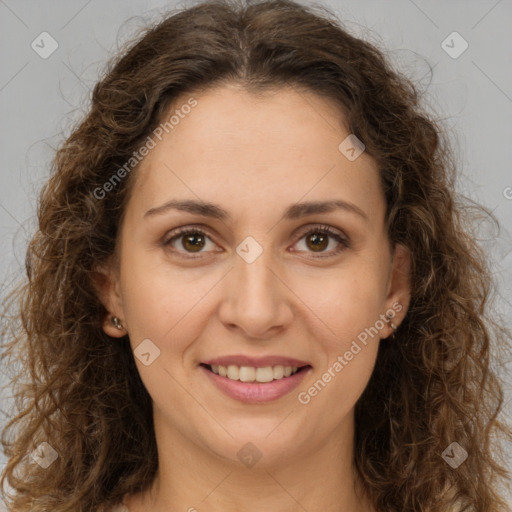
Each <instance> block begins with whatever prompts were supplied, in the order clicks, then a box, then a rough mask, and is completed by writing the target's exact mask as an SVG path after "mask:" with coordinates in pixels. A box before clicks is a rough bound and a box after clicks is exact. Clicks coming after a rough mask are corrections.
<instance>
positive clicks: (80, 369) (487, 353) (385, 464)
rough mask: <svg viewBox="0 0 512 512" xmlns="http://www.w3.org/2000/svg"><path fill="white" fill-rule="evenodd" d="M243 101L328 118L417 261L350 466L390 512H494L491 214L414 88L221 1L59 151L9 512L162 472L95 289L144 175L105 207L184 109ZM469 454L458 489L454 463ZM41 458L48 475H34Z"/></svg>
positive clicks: (12, 432) (338, 35)
mask: <svg viewBox="0 0 512 512" xmlns="http://www.w3.org/2000/svg"><path fill="white" fill-rule="evenodd" d="M228 83H237V84H240V85H242V86H243V87H245V89H246V90H248V91H250V92H253V93H258V92H262V91H264V90H267V89H269V90H271V89H276V88H279V87H282V86H292V87H294V88H295V89H296V90H297V91H311V92H314V93H316V94H318V95H320V96H322V97H325V98H326V99H330V100H334V101H335V102H336V104H337V105H339V107H340V113H341V114H343V121H344V122H345V123H346V126H347V127H348V128H349V130H350V133H353V134H355V135H356V136H357V137H358V138H359V139H360V140H362V141H363V142H364V144H365V146H366V152H367V154H368V155H370V156H371V157H373V159H374V160H375V162H376V163H377V165H378V168H379V171H380V180H381V184H382V187H383V191H384V192H385V197H386V202H387V210H386V220H387V230H388V234H389V239H390V241H391V243H392V244H393V246H394V245H395V244H397V243H400V244H403V245H405V246H406V247H407V248H408V249H409V250H410V251H411V254H412V269H411V302H410V307H409V310H408V313H407V316H406V317H405V320H404V321H403V323H402V324H401V325H400V327H399V328H398V331H397V332H396V338H395V341H394V342H393V343H386V344H381V345H380V347H379V352H378V356H377V362H376V365H375V369H374V372H373V375H372V377H371V379H370V381H369V383H368V385H367V387H366V389H365V391H364V393H363V395H362V396H361V397H360V399H359V401H358V402H357V404H356V411H355V421H356V429H355V430H356V434H355V438H354V443H355V445H354V461H353V464H354V467H355V468H356V469H357V474H358V477H359V478H358V479H359V480H360V482H361V485H362V486H363V488H364V490H365V492H366V493H367V495H368V496H369V499H370V500H371V502H372V503H373V505H374V507H375V508H376V509H377V510H379V511H386V512H413V511H415V512H416V511H420V510H421V511H425V512H427V511H428V512H441V511H443V512H445V511H447V510H454V511H474V512H499V511H504V510H506V509H507V505H506V503H505V498H504V497H503V494H502V492H503V482H504V481H505V479H506V478H507V477H508V476H509V470H508V469H507V467H506V463H505V462H504V461H503V456H502V455H500V453H501V452H500V448H501V446H502V445H501V443H502V442H503V441H504V440H511V439H512V430H511V429H510V426H509V425H507V424H506V423H505V422H503V421H502V420H500V419H499V416H500V411H501V409H502V406H503V405H502V404H503V387H502V383H501V381H500V378H499V373H498V372H497V370H496V367H495V365H496V364H497V361H494V360H493V352H491V349H492V351H496V353H497V352H498V351H499V350H502V351H503V353H507V354H508V350H509V348H510V338H511V335H510V332H509V330H508V329H506V328H505V327H504V324H503V323H500V322H498V321H497V315H496V314H495V313H492V314H491V313H490V312H489V311H492V310H491V309H490V300H489V299H490V297H491V292H493V287H494V284H493V281H492V274H491V271H490V269H489V267H488V264H487V262H486V255H485V253H484V251H483V250H482V248H481V247H480V246H479V244H478V241H477V239H476V235H475V234H474V233H473V231H472V229H473V226H474V223H475V220H476V219H477V218H480V217H481V216H484V217H487V218H488V219H492V221H493V222H494V223H496V224H498V221H497V220H496V218H495V217H494V216H493V215H492V212H489V211H488V210H487V209H486V208H485V207H483V206H481V205H478V204H475V203H472V202H470V201H469V200H468V199H467V198H465V197H464V196H462V195H460V194H458V193H457V192H456V184H457V183H456V181H457V178H458V174H457V166H456V164H455V162H454V160H455V159H454V157H453V151H452V150H451V149H450V143H449V142H448V137H446V135H445V133H444V132H443V129H442V127H441V125H440V121H438V120H436V119H434V118H433V115H432V114H427V113H426V110H425V109H424V107H422V106H421V101H420V100H421V98H420V94H419V92H418V90H417V88H416V87H415V86H414V84H413V82H412V81H411V79H409V78H407V77H405V76H402V75H401V74H400V73H398V72H397V71H395V70H393V69H392V67H391V65H390V64H389V63H388V62H387V60H386V58H385V57H384V52H383V51H382V50H380V49H378V47H377V45H375V44H370V43H369V42H366V41H364V40H362V39H360V38H357V37H355V36H352V35H350V34H349V33H348V32H347V31H346V30H345V29H344V28H343V26H342V24H341V23H340V22H339V20H337V19H335V17H334V15H333V14H332V13H331V12H329V11H328V10H327V9H326V8H323V7H319V6H316V7H313V6H305V5H301V4H298V3H295V2H293V1H290V0H269V1H243V0H240V1H236V0H213V1H207V2H203V3H200V4H197V5H193V6H191V7H189V8H188V9H186V10H183V11H181V12H173V13H172V15H167V16H166V17H165V18H164V19H163V20H161V21H160V22H159V23H157V24H155V25H154V26H150V27H148V28H146V29H145V30H144V32H143V33H142V35H139V36H138V38H137V40H135V41H133V42H131V43H130V44H129V45H128V47H127V48H125V49H124V51H123V52H121V53H120V54H119V55H118V56H117V57H115V59H114V60H112V61H111V62H110V63H109V65H108V68H107V70H106V71H105V73H104V76H102V78H101V80H100V81H99V82H98V83H97V84H96V86H95V87H94V90H93V93H92V99H91V106H90V109H89V110H88V113H87V115H86V116H85V118H84V119H83V120H82V121H81V122H80V123H79V124H78V125H77V126H76V127H75V129H74V130H73V131H72V133H71V135H70V136H69V137H68V138H67V140H66V141H65V142H64V143H63V144H62V145H61V146H60V148H59V149H58V151H57V152H56V155H55V158H54V161H53V165H52V175H51V177H50V179H49V180H48V181H47V182H46V184H45V185H44V187H43V189H42V191H41V194H40V198H39V203H38V230H37V231H36V233H35V234H34V236H33V238H32V239H31V241H30V243H29V245H28V249H27V253H26V274H27V279H25V280H24V281H23V282H22V283H20V284H19V285H18V286H17V287H16V288H15V289H14V290H12V292H11V293H10V295H9V296H8V298H7V299H6V300H5V311H4V313H3V320H4V328H3V338H4V340H5V341H4V350H3V355H2V359H3V361H4V363H5V366H6V368H9V369H12V371H13V373H12V378H11V382H10V383H9V385H10V386H11V388H12V389H13V390H14V391H15V394H14V396H15V398H16V405H17V412H16V415H15V416H14V417H13V418H11V419H10V421H9V422H8V423H7V425H6V426H5V428H4V429H3V431H2V445H3V450H4V453H5V455H6V456H7V457H8V462H7V464H6V467H5V469H4V471H3V473H2V478H1V482H2V486H5V483H6V482H7V483H8V485H9V486H10V487H11V489H12V493H11V495H10V496H9V501H8V506H9V510H11V511H16V512H24V511H29V510H30V511H31V512H38V511H46V510H52V511H54V512H66V511H93V510H94V511H95V510H107V509H108V507H111V506H113V505H115V504H118V503H119V502H120V501H121V499H122V497H123V496H124V495H125V494H126V493H128V492H136V491H141V490H145V489H147V488H148V487H149V486H150V484H151V482H152V480H153V478H154V477H155V474H156V470H157V467H158V460H157V447H156V441H155V435H154V428H153V417H152V403H151V398H150V396H149V394H148V392H147V391H146V389H145V387H144V385H143V383H142V381H141V379H140V376H139V374H138V372H137V368H136V365H135V362H134V357H133V353H132V351H131V349H130V345H129V344H123V343H119V344H118V343H112V338H110V337H109V336H108V335H106V334H105V333H104V331H103V329H102V319H103V318H104V317H105V315H106V314H107V311H106V309H105V307H104V306H103V305H102V303H101V302H100V300H99V298H98V293H97V288H96V287H95V284H94V279H95V277H96V278H97V273H96V269H97V268H98V265H99V264H101V263H102V262H106V261H108V259H109V258H110V257H111V256H112V255H113V254H115V249H116V240H117V233H118V228H119V226H120V223H121V222H122V218H123V212H124V211H125V206H126V204H127V201H128V198H129V194H130V191H131V190H132V185H133V177H134V176H135V175H136V172H137V170H136V167H137V166H134V168H133V170H131V172H130V173H129V176H128V177H126V178H125V179H122V180H119V183H116V184H115V186H114V185H113V186H112V187H110V188H111V190H109V191H108V193H104V194H103V195H104V197H101V198H98V190H100V189H101V190H105V189H104V188H102V187H103V186H104V184H105V183H106V182H108V180H109V179H111V177H112V175H113V173H114V172H115V171H116V169H119V168H121V167H122V166H123V164H125V163H126V162H127V161H129V160H130V158H132V157H133V154H134V152H136V151H137V150H138V148H140V147H141V145H142V143H143V141H144V140H145V139H147V137H148V136H149V135H150V134H151V133H152V132H153V131H154V130H155V129H156V127H157V126H158V125H159V123H160V122H161V121H162V119H163V116H164V115H165V114H166V113H167V112H168V111H169V108H170V106H171V105H172V104H173V102H174V100H175V99H176V98H177V97H178V95H180V94H182V93H193V92H200V91H203V90H206V89H207V88H211V87H214V86H217V85H222V84H228ZM454 441H456V442H458V443H459V444H460V445H461V446H462V447H463V448H464V449H465V450H466V452H467V453H468V458H467V460H466V461H465V462H464V463H463V464H462V465H460V466H459V467H458V469H457V470H453V469H452V468H451V467H450V466H449V465H448V464H447V463H446V462H445V460H443V457H442V453H443V451H444V450H445V449H446V448H447V447H448V446H449V445H450V444H451V443H452V442H454ZM42 442H47V443H48V444H49V445H50V446H51V447H52V448H53V449H54V450H55V451H56V452H57V454H58V458H57V460H55V462H54V463H53V465H52V467H51V471H49V470H44V469H42V468H41V467H40V466H39V465H37V464H33V463H31V455H32V453H33V450H34V448H35V447H36V446H38V445H39V444H40V443H42Z"/></svg>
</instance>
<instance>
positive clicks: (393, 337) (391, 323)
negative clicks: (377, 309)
mask: <svg viewBox="0 0 512 512" xmlns="http://www.w3.org/2000/svg"><path fill="white" fill-rule="evenodd" d="M393 316H394V315H393ZM386 318H388V319H389V320H390V319H391V318H393V317H392V316H389V315H386ZM389 325H391V329H393V334H391V336H390V338H391V339H392V340H394V339H395V332H396V330H397V329H398V326H396V325H395V324H394V323H393V322H389Z"/></svg>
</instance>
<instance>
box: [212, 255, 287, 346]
mask: <svg viewBox="0 0 512 512" xmlns="http://www.w3.org/2000/svg"><path fill="white" fill-rule="evenodd" d="M282 274H283V272H282V271H280V268H279V266H278V265H276V264H275V262H273V261H272V258H271V254H270V251H265V250H264V251H263V253H262V254H261V255H260V256H259V257H258V258H257V259H256V260H255V261H253V262H252V263H247V262H246V261H244V259H242V258H241V257H239V256H238V255H235V260H234V268H233V269H232V270H231V272H229V273H228V275H227V276H226V279H225V280H224V283H223V286H224V289H223V301H222V304H221V307H220V310H219V317H220V320H221V321H222V323H223V324H224V325H225V326H226V327H227V328H228V329H230V330H239V331H240V332H241V334H242V335H243V336H244V337H247V338H259V339H266V338H269V337H272V336H275V335H276V334H277V333H279V332H280V331H282V330H285V329H286V327H287V326H289V325H290V323H291V321H292V319H293V309H292V304H291V299H292V297H293V293H292V292H291V291H290V289H289V288H288V287H287V286H286V280H285V279H284V276H283V275H282Z"/></svg>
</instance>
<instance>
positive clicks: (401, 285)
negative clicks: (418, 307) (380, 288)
mask: <svg viewBox="0 0 512 512" xmlns="http://www.w3.org/2000/svg"><path fill="white" fill-rule="evenodd" d="M410 302H411V251H410V250H409V249H408V248H407V247H406V246H405V245H403V244H396V246H395V250H394V253H393V262H392V268H391V272H390V276H389V279H388V291H387V296H386V306H387V312H389V313H390V322H389V324H388V325H387V326H386V328H385V329H383V331H382V332H383V335H384V337H388V336H390V335H391V334H393V332H394V330H393V328H392V327H391V325H390V324H391V323H393V324H394V325H395V326H396V327H398V326H399V325H400V324H401V323H402V321H403V319H404V318H405V315H406V314H407V310H408V309H409V304H410ZM391 315H393V316H392V317H391Z"/></svg>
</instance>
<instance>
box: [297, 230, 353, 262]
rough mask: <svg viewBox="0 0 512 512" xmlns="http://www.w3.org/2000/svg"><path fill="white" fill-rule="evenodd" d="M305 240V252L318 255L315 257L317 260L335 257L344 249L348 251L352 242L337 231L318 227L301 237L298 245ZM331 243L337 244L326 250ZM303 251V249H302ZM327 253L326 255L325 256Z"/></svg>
mask: <svg viewBox="0 0 512 512" xmlns="http://www.w3.org/2000/svg"><path fill="white" fill-rule="evenodd" d="M303 239H304V245H305V249H304V251H305V252H310V253H317V254H318V256H314V257H315V258H327V257H329V256H335V255H337V254H338V253H339V252H341V251H343V250H344V249H348V248H349V247H350V242H349V240H348V239H346V238H345V237H343V236H342V235H341V234H340V233H338V231H335V230H334V229H333V228H331V227H330V226H323V225H322V226H318V227H314V228H311V229H309V230H308V231H306V232H305V233H304V234H302V236H301V237H300V240H299V242H298V243H300V242H301V241H302V240H303ZM331 241H335V242H337V244H338V246H337V247H336V244H335V243H334V244H332V245H334V247H333V248H332V249H330V250H326V249H327V248H328V247H329V246H330V245H331ZM300 250H302V249H300ZM324 253H325V254H324Z"/></svg>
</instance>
